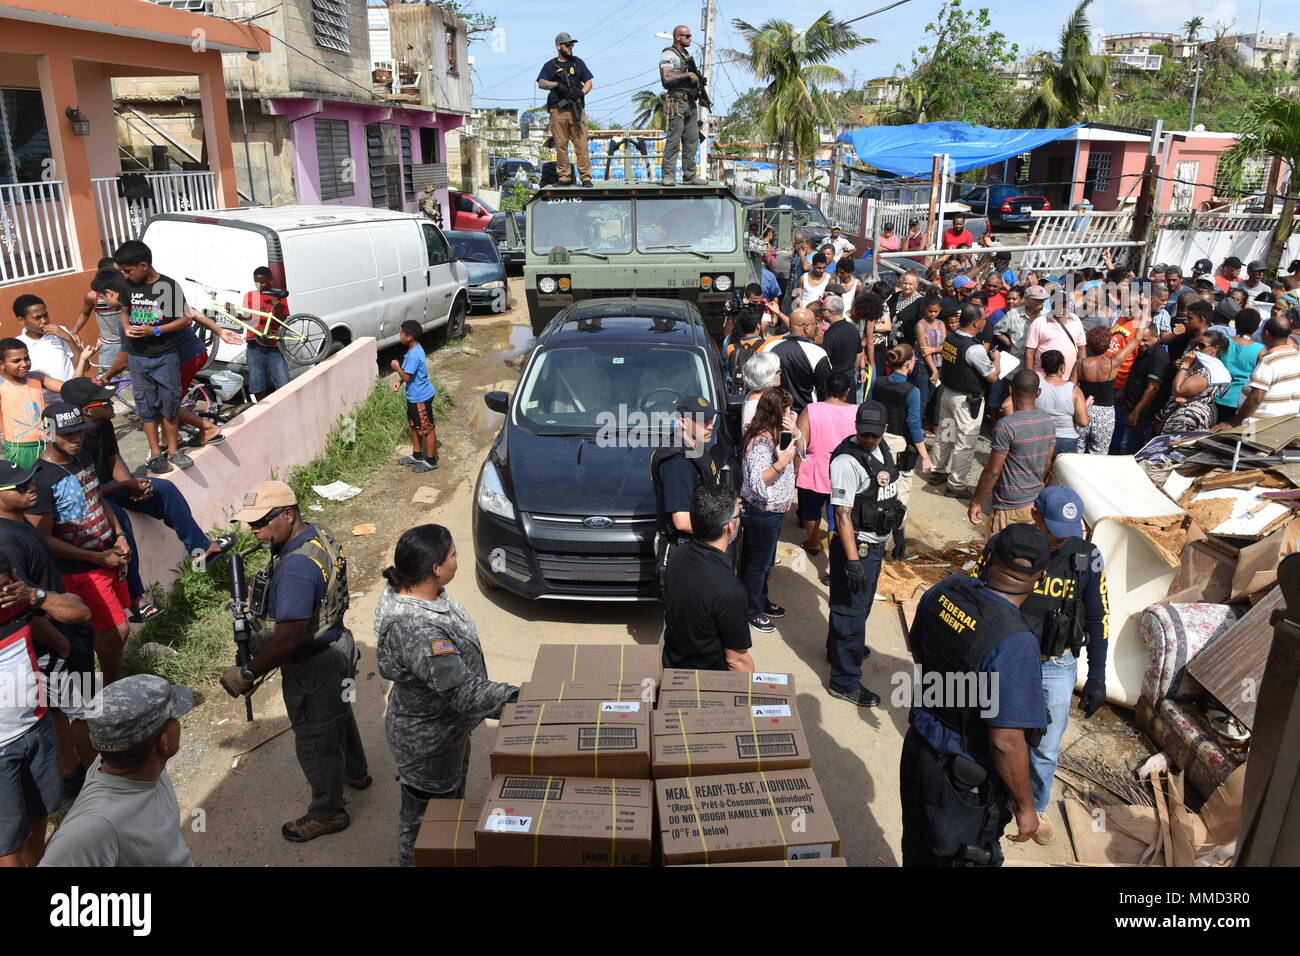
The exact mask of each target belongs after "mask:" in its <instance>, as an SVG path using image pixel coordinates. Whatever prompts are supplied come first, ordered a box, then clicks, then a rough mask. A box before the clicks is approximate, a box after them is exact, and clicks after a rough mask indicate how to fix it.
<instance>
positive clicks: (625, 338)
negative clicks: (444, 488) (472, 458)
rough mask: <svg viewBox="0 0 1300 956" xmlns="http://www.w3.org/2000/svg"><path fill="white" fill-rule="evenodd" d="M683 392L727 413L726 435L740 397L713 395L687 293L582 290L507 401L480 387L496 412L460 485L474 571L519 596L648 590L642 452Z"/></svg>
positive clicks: (718, 386) (649, 529)
mask: <svg viewBox="0 0 1300 956" xmlns="http://www.w3.org/2000/svg"><path fill="white" fill-rule="evenodd" d="M690 394H699V395H702V396H704V397H705V398H706V399H708V400H709V401H710V402H712V403H713V405H714V407H716V408H726V409H727V411H726V412H725V413H724V416H723V417H724V418H725V421H724V422H723V423H719V425H718V427H716V428H715V429H714V439H713V440H715V441H717V440H723V439H722V435H723V434H724V433H727V434H728V438H727V440H734V427H733V424H734V422H735V420H736V419H738V418H739V408H740V402H741V396H733V397H732V400H731V401H730V402H729V403H727V400H726V396H727V393H726V391H725V389H724V388H723V384H722V377H721V363H720V359H719V353H718V350H717V346H716V344H715V343H714V341H713V339H712V337H711V336H710V335H709V334H708V331H707V330H706V329H705V327H704V322H703V320H702V319H701V318H700V314H699V313H698V312H697V311H696V309H695V307H694V306H693V305H691V304H690V303H689V302H682V301H679V300H675V299H658V298H649V297H646V298H608V299H587V300H585V301H582V302H579V303H577V304H576V305H573V306H570V307H569V308H567V309H565V310H564V311H562V312H560V313H559V314H557V315H556V316H555V318H553V319H552V320H551V321H550V322H549V323H548V324H547V326H546V327H545V329H544V330H543V331H542V334H541V336H540V337H539V339H538V342H537V345H536V347H535V348H534V349H533V352H532V354H531V355H530V356H529V359H528V362H527V364H526V365H525V366H524V370H523V374H522V375H521V376H520V378H519V385H518V387H517V388H516V389H515V394H514V396H513V398H512V397H511V396H509V395H507V394H506V393H505V392H489V393H488V394H487V395H485V396H484V402H485V403H486V404H487V407H488V408H490V409H492V410H493V411H496V412H500V413H501V414H502V415H504V416H505V421H504V422H503V423H502V425H501V431H500V432H499V433H498V434H497V437H496V440H495V441H494V442H493V443H492V448H491V451H490V452H489V453H488V457H487V460H486V461H485V462H484V463H483V468H482V471H481V472H480V473H479V477H478V483H477V485H476V486H475V489H474V502H475V504H474V514H473V529H474V564H475V568H476V571H477V573H478V578H479V581H480V582H481V583H482V584H483V585H484V586H485V587H489V588H496V587H503V588H505V589H507V590H509V591H513V592H514V593H515V594H519V595H522V596H524V597H527V598H561V599H563V598H568V599H575V598H577V599H589V600H607V601H609V600H621V601H644V600H653V599H654V598H655V597H656V596H657V594H658V588H657V584H656V580H655V568H654V536H655V497H654V489H653V486H652V484H651V482H650V479H649V462H650V455H651V454H652V453H653V451H654V449H655V448H656V447H657V446H658V445H660V444H661V443H662V442H663V440H664V438H665V437H666V435H665V434H664V433H663V431H662V429H663V427H664V425H665V423H668V422H671V418H672V414H673V410H674V409H675V407H676V403H677V401H678V399H680V398H681V397H683V396H685V395H690ZM611 416H613V417H612V418H611ZM611 429H613V430H615V431H616V432H617V435H616V439H611V438H610V434H611Z"/></svg>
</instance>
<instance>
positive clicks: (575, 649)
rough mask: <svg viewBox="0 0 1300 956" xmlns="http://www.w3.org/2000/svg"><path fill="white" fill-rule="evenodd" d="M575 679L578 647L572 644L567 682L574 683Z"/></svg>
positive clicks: (576, 677)
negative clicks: (571, 661) (571, 660)
mask: <svg viewBox="0 0 1300 956" xmlns="http://www.w3.org/2000/svg"><path fill="white" fill-rule="evenodd" d="M577 679H578V645H577V644H574V645H573V663H571V664H570V665H569V680H571V681H576V680H577Z"/></svg>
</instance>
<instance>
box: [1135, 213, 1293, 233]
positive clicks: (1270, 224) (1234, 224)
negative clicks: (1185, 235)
mask: <svg viewBox="0 0 1300 956" xmlns="http://www.w3.org/2000/svg"><path fill="white" fill-rule="evenodd" d="M1278 216H1279V214H1278V213H1255V212H1161V213H1157V214H1156V217H1155V218H1156V228H1157V229H1189V230H1197V231H1200V232H1273V231H1274V230H1275V229H1276V228H1277V220H1278Z"/></svg>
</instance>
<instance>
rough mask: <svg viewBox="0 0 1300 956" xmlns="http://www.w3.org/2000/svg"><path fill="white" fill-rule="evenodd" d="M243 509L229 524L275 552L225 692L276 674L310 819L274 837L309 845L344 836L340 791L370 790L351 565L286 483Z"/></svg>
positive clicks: (255, 591)
mask: <svg viewBox="0 0 1300 956" xmlns="http://www.w3.org/2000/svg"><path fill="white" fill-rule="evenodd" d="M243 504H244V508H243V510H242V511H240V512H239V513H238V514H236V515H235V517H234V520H235V521H243V522H245V523H247V525H248V527H249V530H251V531H252V532H253V535H254V537H256V538H257V540H258V541H259V542H260V543H261V544H262V546H263V547H267V548H270V549H271V563H270V564H269V565H268V566H267V568H266V569H265V570H263V571H260V572H258V574H257V577H256V578H254V581H253V586H252V593H251V594H250V596H249V615H250V617H251V618H252V620H251V622H250V623H251V631H252V636H251V639H250V642H249V651H250V652H251V654H252V660H251V661H249V663H247V664H235V665H234V666H233V667H228V668H226V670H225V672H224V673H223V674H222V675H221V686H222V687H224V688H225V689H226V692H227V693H228V694H230V696H232V697H235V696H238V695H239V694H249V693H251V692H252V691H253V689H254V688H255V687H256V686H257V682H258V680H259V679H260V678H262V677H264V676H265V675H266V674H269V673H270V672H271V671H273V670H275V668H277V667H278V668H280V678H281V688H282V690H283V692H284V706H285V709H286V710H287V711H288V713H289V723H290V724H291V725H292V726H293V736H294V745H295V748H296V750H297V753H298V763H299V765H301V767H302V772H303V774H304V775H306V777H307V782H308V783H309V784H310V785H311V805H310V806H309V807H308V809H307V813H306V814H305V815H303V816H302V817H299V818H298V819H297V820H294V821H292V822H290V823H286V824H285V825H284V826H283V827H281V829H280V832H281V834H282V835H283V836H284V838H285V839H286V840H288V841H290V842H291V843H305V842H307V841H308V840H314V839H316V837H318V836H324V835H325V834H327V833H338V832H339V831H340V830H345V829H347V826H348V823H349V822H350V819H349V817H348V812H347V811H346V810H345V809H343V785H344V784H345V783H346V784H347V785H348V786H349V787H351V788H352V789H354V790H364V789H366V787H368V786H370V783H371V778H370V775H369V774H368V773H367V772H366V754H365V750H364V749H363V748H362V746H361V732H360V731H359V730H358V729H357V720H356V717H355V716H354V715H353V713H352V700H353V698H354V696H355V693H354V688H355V686H356V685H355V678H356V673H357V659H358V654H357V650H356V645H355V643H354V642H353V640H352V632H351V631H349V630H348V628H347V625H346V624H344V623H343V613H344V612H345V611H346V610H347V608H348V581H347V561H346V559H345V558H344V557H343V553H342V550H341V549H340V547H339V545H338V543H337V542H336V541H335V540H334V538H333V537H332V536H331V535H330V533H329V532H328V531H326V530H325V529H324V528H317V527H313V526H312V525H309V524H307V523H306V522H304V521H303V520H302V513H301V512H300V511H299V510H298V499H297V497H296V496H295V495H294V493H293V489H291V488H290V487H289V486H288V485H286V484H284V483H283V482H280V481H264V482H262V483H261V484H259V485H255V486H254V487H253V488H252V489H251V490H250V491H249V492H248V494H246V495H244V499H243ZM240 656H241V657H242V656H243V655H242V654H241V655H240Z"/></svg>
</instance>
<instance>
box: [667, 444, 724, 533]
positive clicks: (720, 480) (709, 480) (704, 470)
mask: <svg viewBox="0 0 1300 956" xmlns="http://www.w3.org/2000/svg"><path fill="white" fill-rule="evenodd" d="M686 451H687V449H686V447H685V445H681V444H677V445H673V446H671V447H669V446H664V447H662V448H656V449H655V450H654V453H653V454H652V455H651V456H650V480H651V482H653V484H654V489H655V517H656V520H657V522H658V524H657V527H658V529H659V531H660V532H661V533H664V534H677V533H678V532H677V529H676V528H674V527H673V517H672V515H670V514H668V512H667V511H665V510H664V483H663V478H662V476H661V474H660V469H661V468H662V467H663V464H664V462H665V461H667V460H668V459H669V458H672V457H673V456H674V455H684V454H686ZM686 460H687V461H689V462H690V463H691V464H692V465H693V466H694V468H695V475H696V479H697V487H703V488H721V487H723V486H724V484H726V483H727V482H728V481H730V476H729V474H728V469H727V465H728V452H727V448H726V443H725V442H723V441H721V440H720V439H719V440H717V441H715V442H714V443H713V444H712V445H711V446H710V447H709V448H708V449H706V450H705V452H704V454H703V455H687V457H686Z"/></svg>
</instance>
